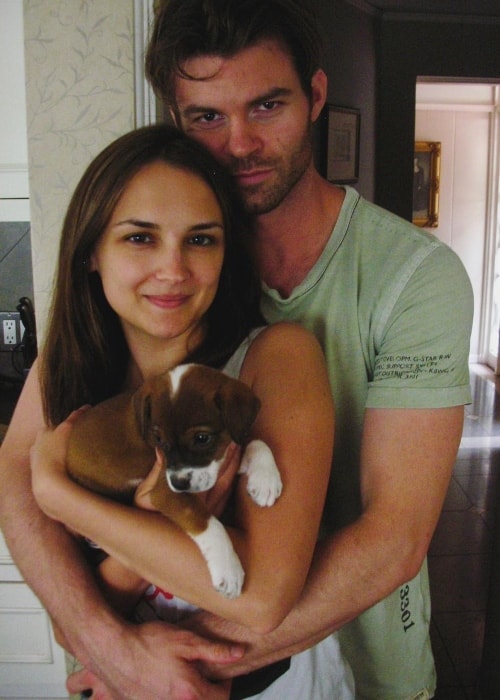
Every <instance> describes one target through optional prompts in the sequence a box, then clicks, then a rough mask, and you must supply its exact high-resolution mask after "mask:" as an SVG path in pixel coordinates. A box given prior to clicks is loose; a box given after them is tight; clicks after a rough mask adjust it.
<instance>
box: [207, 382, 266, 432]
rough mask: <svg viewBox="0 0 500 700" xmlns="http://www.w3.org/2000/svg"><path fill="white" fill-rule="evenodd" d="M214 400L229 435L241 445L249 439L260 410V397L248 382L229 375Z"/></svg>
mask: <svg viewBox="0 0 500 700" xmlns="http://www.w3.org/2000/svg"><path fill="white" fill-rule="evenodd" d="M214 400H215V404H216V406H217V407H218V409H219V410H220V412H221V414H222V418H223V420H224V424H225V426H226V428H227V429H228V432H229V435H230V436H231V438H232V439H233V440H234V442H236V443H238V444H239V445H241V444H242V443H244V442H245V440H246V439H247V437H248V434H249V432H250V428H251V427H252V425H253V423H254V421H255V419H256V417H257V413H258V412H259V409H260V401H259V399H258V398H257V397H256V396H255V394H254V393H253V391H252V390H251V389H250V387H248V386H247V385H246V384H244V383H243V382H240V381H238V380H235V379H230V378H229V377H228V378H227V382H224V383H223V384H222V385H221V386H220V387H219V389H218V390H217V392H216V394H215V399H214Z"/></svg>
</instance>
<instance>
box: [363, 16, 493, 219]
mask: <svg viewBox="0 0 500 700" xmlns="http://www.w3.org/2000/svg"><path fill="white" fill-rule="evenodd" d="M498 46H500V20H497V21H493V20H492V21H490V22H488V21H486V20H484V21H480V20H470V21H468V22H466V21H465V20H460V19H457V20H456V21H451V20H449V19H447V20H443V19H442V18H439V17H437V18H433V19H432V21H404V20H396V19H392V18H391V19H386V20H383V21H382V24H381V31H380V42H379V50H378V59H377V75H378V92H377V98H378V102H377V112H378V116H377V140H376V171H375V172H376V175H375V180H376V188H375V199H376V201H377V203H378V204H380V205H381V206H383V207H386V208H387V209H390V210H391V211H394V212H395V213H397V214H400V215H401V216H403V217H405V218H407V219H409V218H410V217H411V210H412V178H413V176H412V169H411V165H412V159H413V141H414V132H415V84H416V79H417V76H441V77H442V76H446V77H450V78H453V77H463V78H473V79H479V78H491V79H498V78H500V52H499V51H498Z"/></svg>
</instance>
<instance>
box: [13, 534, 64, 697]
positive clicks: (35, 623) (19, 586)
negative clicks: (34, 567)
mask: <svg viewBox="0 0 500 700" xmlns="http://www.w3.org/2000/svg"><path fill="white" fill-rule="evenodd" d="M65 680H66V669H65V660H64V653H63V650H62V649H61V647H60V646H59V645H58V644H57V643H56V641H55V639H54V637H53V635H52V628H51V625H50V620H49V617H48V615H47V613H46V612H45V610H44V609H43V607H42V606H41V604H40V602H39V600H38V598H36V596H35V595H34V594H33V592H32V591H31V589H30V588H29V587H28V586H27V585H26V584H25V583H24V581H23V580H22V577H21V575H20V573H19V571H18V570H17V568H16V567H15V565H14V563H13V561H12V559H11V557H10V554H9V551H8V549H7V546H6V545H5V541H4V539H3V537H2V536H1V534H0V697H1V698H2V700H7V699H8V698H24V699H27V698H36V699H37V700H42V698H43V699H45V698H53V699H55V698H67V697H68V693H67V691H66V688H65Z"/></svg>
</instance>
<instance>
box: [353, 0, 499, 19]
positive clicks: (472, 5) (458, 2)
mask: <svg viewBox="0 0 500 700" xmlns="http://www.w3.org/2000/svg"><path fill="white" fill-rule="evenodd" d="M363 2H364V4H365V5H368V6H369V7H371V8H373V9H374V10H375V11H379V12H380V11H381V12H383V13H385V12H390V13H391V14H392V13H397V14H425V15H462V16H463V15H468V16H475V17H500V0H363Z"/></svg>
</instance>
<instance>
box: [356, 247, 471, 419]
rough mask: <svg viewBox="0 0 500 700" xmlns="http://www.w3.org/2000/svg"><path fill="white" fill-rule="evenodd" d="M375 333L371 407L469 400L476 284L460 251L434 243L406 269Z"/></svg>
mask: <svg viewBox="0 0 500 700" xmlns="http://www.w3.org/2000/svg"><path fill="white" fill-rule="evenodd" d="M386 308H389V309H390V311H389V312H388V313H387V318H385V319H384V322H383V323H381V324H380V329H379V331H378V332H377V333H376V334H375V338H376V340H375V343H376V358H375V367H374V373H373V379H372V381H371V382H370V383H369V389H368V398H367V404H366V405H367V406H368V407H372V408H400V407H401V408H442V407H445V406H456V405H461V404H466V403H469V402H470V400H471V398H470V383H469V349H470V334H471V328H472V316H473V297H472V288H471V284H470V281H469V278H468V276H467V273H466V271H465V269H464V267H463V265H462V263H461V261H460V259H459V258H458V256H457V255H456V254H455V253H454V252H453V251H451V250H450V249H449V248H447V247H446V246H441V245H439V246H436V247H435V248H434V249H433V250H432V252H430V253H429V254H428V255H427V256H425V257H424V259H423V260H422V261H421V262H420V263H419V264H418V266H416V267H415V269H414V270H412V271H411V273H408V279H407V281H406V282H405V284H404V285H402V287H401V289H400V290H398V293H397V295H395V298H394V299H393V300H391V303H390V304H386Z"/></svg>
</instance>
